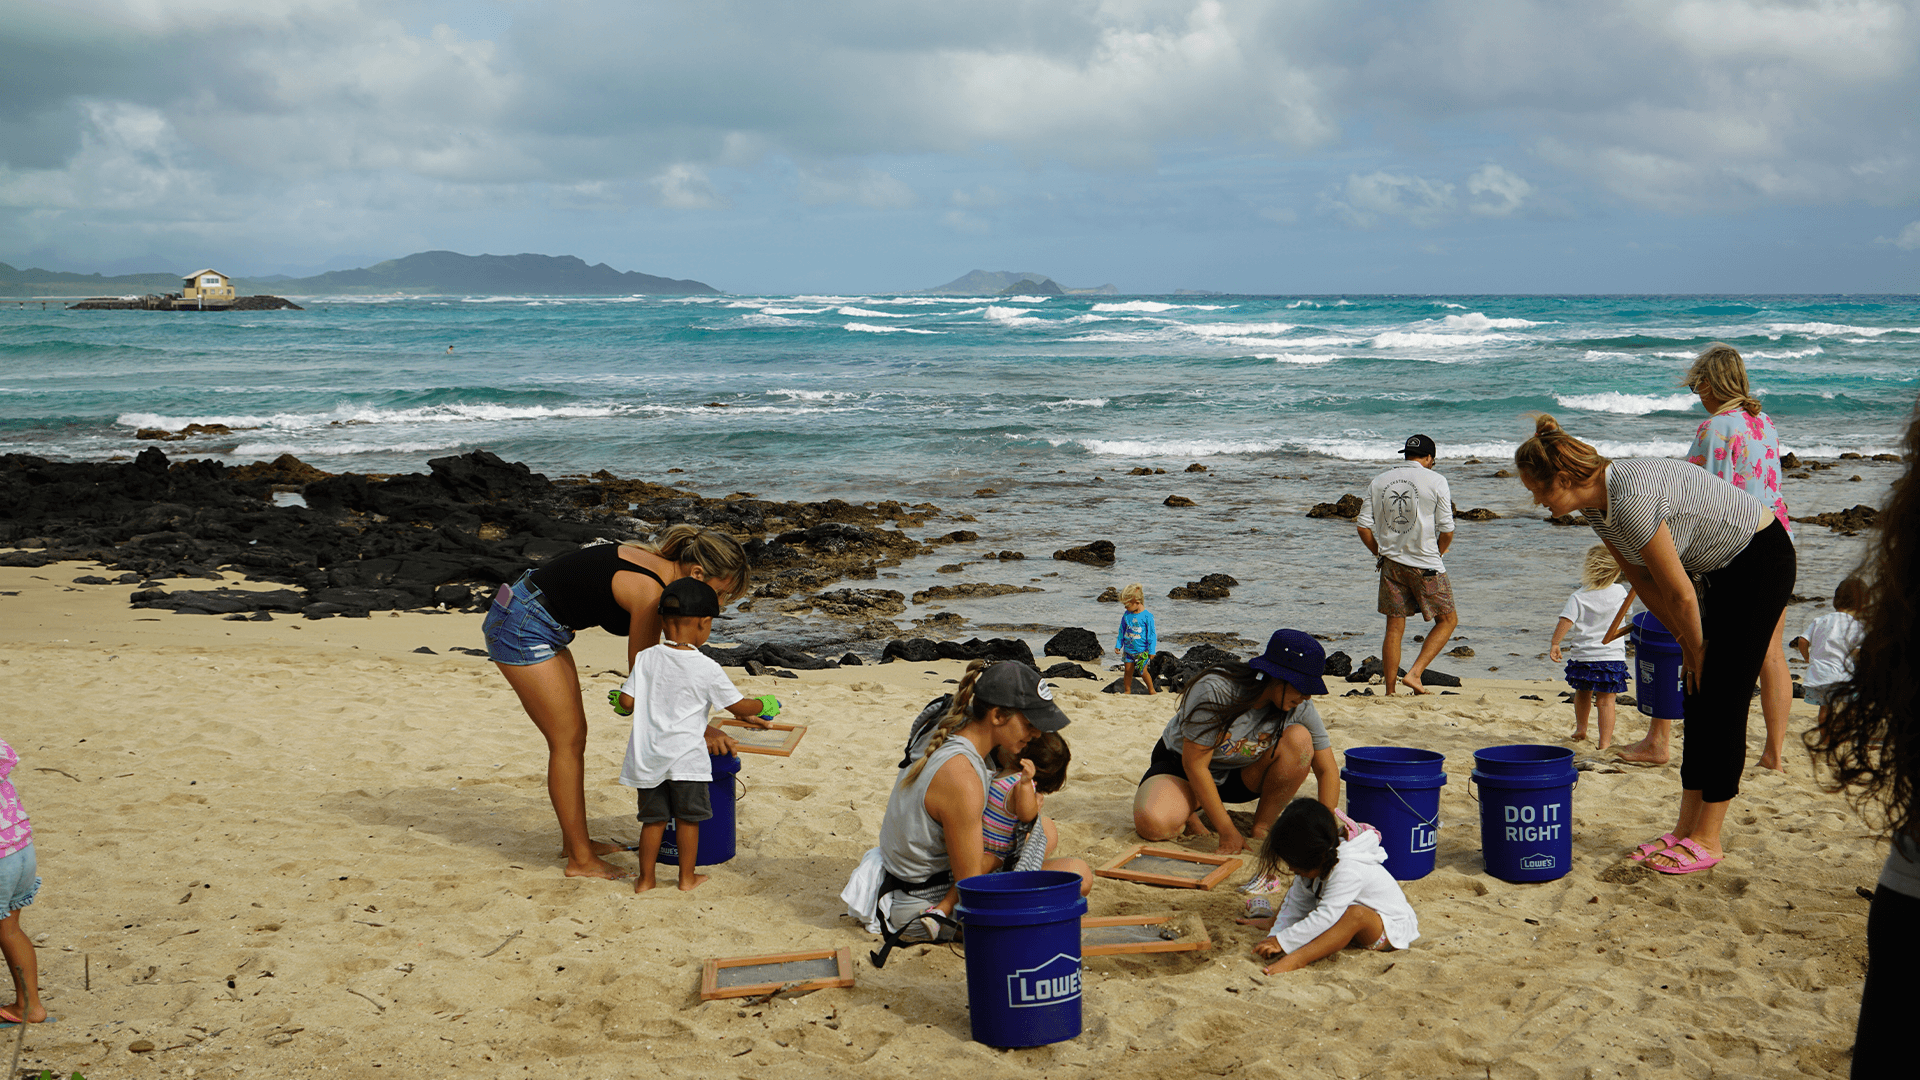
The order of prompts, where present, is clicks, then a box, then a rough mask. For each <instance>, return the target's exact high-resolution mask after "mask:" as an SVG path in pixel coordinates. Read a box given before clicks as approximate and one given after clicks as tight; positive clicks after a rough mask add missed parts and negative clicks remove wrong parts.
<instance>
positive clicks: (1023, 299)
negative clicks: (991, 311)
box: [1001, 293, 1053, 304]
mask: <svg viewBox="0 0 1920 1080" xmlns="http://www.w3.org/2000/svg"><path fill="white" fill-rule="evenodd" d="M1001 299H1002V300H1005V301H1007V302H1008V303H1012V304H1044V303H1046V302H1047V301H1049V300H1051V299H1053V297H1051V296H1028V295H1027V294H1025V293H1019V294H1016V295H1013V296H1003V297H1001Z"/></svg>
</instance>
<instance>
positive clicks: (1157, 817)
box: [1133, 630, 1340, 855]
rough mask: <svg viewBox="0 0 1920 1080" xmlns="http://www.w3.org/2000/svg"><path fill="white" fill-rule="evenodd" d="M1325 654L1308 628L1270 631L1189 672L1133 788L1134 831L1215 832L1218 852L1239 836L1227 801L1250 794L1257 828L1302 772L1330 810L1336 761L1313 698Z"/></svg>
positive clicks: (1229, 849) (1233, 848)
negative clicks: (1237, 653) (1234, 659)
mask: <svg viewBox="0 0 1920 1080" xmlns="http://www.w3.org/2000/svg"><path fill="white" fill-rule="evenodd" d="M1326 660H1327V654H1326V650H1325V649H1323V648H1321V646H1320V643H1319V642H1318V641H1315V640H1314V639H1313V636H1312V635H1310V634H1307V633H1306V632H1304V631H1300V630H1276V631H1274V634H1273V637H1272V638H1271V639H1270V640H1268V642H1267V651H1266V652H1264V653H1261V654H1260V655H1259V656H1256V657H1254V658H1253V659H1252V660H1249V661H1247V662H1246V663H1244V664H1242V663H1227V664H1215V665H1213V666H1212V667H1209V668H1207V669H1206V670H1204V671H1202V672H1201V673H1200V674H1199V675H1197V676H1195V677H1194V679H1193V680H1192V681H1191V682H1189V683H1188V684H1187V689H1186V691H1185V692H1184V693H1183V694H1181V695H1180V707H1179V709H1178V710H1177V711H1175V713H1174V715H1173V719H1172V720H1169V721H1168V722H1167V727H1166V730H1165V731H1164V732H1162V733H1161V736H1160V740H1159V741H1158V742H1156V743H1155V744H1154V747H1153V760H1152V763H1151V764H1150V765H1148V767H1147V771H1146V775H1144V776H1142V777H1141V778H1140V786H1139V788H1138V789H1137V790H1136V791H1135V792H1134V796H1133V828H1134V831H1135V832H1137V833H1139V834H1140V835H1141V836H1142V837H1144V838H1146V839H1148V840H1171V839H1173V838H1174V837H1176V836H1179V835H1180V834H1181V833H1182V831H1183V830H1184V831H1185V832H1186V833H1187V834H1188V835H1193V836H1205V835H1206V834H1207V833H1208V832H1209V831H1212V832H1217V833H1219V834H1220V847H1219V851H1220V854H1222V855H1232V854H1236V853H1238V852H1240V851H1243V850H1245V848H1246V846H1247V839H1248V838H1247V837H1244V836H1241V835H1240V831H1239V829H1237V828H1235V827H1234V824H1233V819H1232V818H1230V817H1228V816H1227V804H1228V803H1248V802H1256V800H1257V802H1256V805H1255V807H1254V811H1253V836H1254V838H1258V837H1261V836H1264V835H1266V832H1267V830H1268V829H1269V828H1271V827H1272V825H1273V823H1274V820H1275V819H1277V818H1278V817H1279V816H1280V811H1281V810H1283V809H1285V808H1286V805H1287V803H1288V802H1289V801H1291V800H1292V799H1293V796H1294V793H1295V792H1297V791H1299V790H1300V785H1301V784H1302V783H1303V782H1305V780H1306V778H1307V774H1308V773H1312V774H1313V776H1314V778H1315V781H1316V784H1317V788H1318V790H1317V791H1316V793H1315V794H1316V797H1317V798H1318V799H1319V800H1320V801H1321V802H1322V803H1325V804H1326V806H1327V808H1328V809H1330V810H1331V809H1337V808H1338V805H1339V802H1340V769H1339V766H1338V765H1337V764H1336V763H1335V762H1334V760H1333V743H1332V742H1331V741H1330V740H1329V739H1328V738H1327V728H1326V725H1325V724H1324V723H1323V722H1322V721H1321V719H1320V712H1319V710H1317V709H1315V708H1314V706H1313V700H1312V699H1313V698H1314V697H1316V696H1318V695H1321V694H1324V693H1326V692H1327V684H1326V681H1325V680H1324V679H1323V678H1321V675H1322V672H1323V671H1324V670H1325V668H1326ZM1209 825H1211V826H1212V829H1211V830H1209V828H1208V826H1209Z"/></svg>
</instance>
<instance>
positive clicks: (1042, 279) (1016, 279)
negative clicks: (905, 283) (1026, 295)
mask: <svg viewBox="0 0 1920 1080" xmlns="http://www.w3.org/2000/svg"><path fill="white" fill-rule="evenodd" d="M1021 282H1031V283H1033V284H1034V285H1037V286H1040V289H1038V290H1036V291H1035V293H1034V295H1043V294H1047V295H1061V294H1064V295H1068V296H1073V295H1081V296H1086V295H1100V296H1111V295H1113V294H1114V293H1117V292H1119V291H1120V290H1119V288H1118V287H1116V286H1113V285H1096V286H1094V287H1093V288H1090V289H1076V288H1073V287H1071V286H1067V285H1059V284H1056V283H1055V282H1054V280H1053V279H1052V278H1050V277H1048V276H1047V275H1045V274H1036V273H1034V272H1033V271H1031V270H973V271H970V272H968V273H965V274H962V275H960V276H959V277H957V278H954V279H953V280H952V281H949V282H947V283H946V284H945V285H936V286H934V287H933V288H931V289H921V290H919V291H920V292H922V293H931V294H932V295H935V296H1002V295H1012V294H1014V293H1017V292H1019V291H1020V290H1018V289H1016V288H1014V286H1016V285H1018V284H1019V283H1021Z"/></svg>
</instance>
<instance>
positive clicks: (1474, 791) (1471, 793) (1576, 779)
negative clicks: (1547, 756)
mask: <svg viewBox="0 0 1920 1080" xmlns="http://www.w3.org/2000/svg"><path fill="white" fill-rule="evenodd" d="M1479 782H1480V778H1479V777H1478V776H1475V775H1474V774H1472V773H1468V774H1467V797H1468V798H1470V799H1472V800H1473V801H1474V802H1476V803H1477V802H1479V801H1480V789H1478V788H1476V787H1474V786H1473V785H1475V784H1477V783H1479ZM1567 786H1568V787H1570V788H1576V787H1579V786H1580V774H1579V773H1578V772H1575V773H1574V774H1573V783H1571V784H1568V785H1567Z"/></svg>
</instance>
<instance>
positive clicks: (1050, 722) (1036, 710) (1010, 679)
mask: <svg viewBox="0 0 1920 1080" xmlns="http://www.w3.org/2000/svg"><path fill="white" fill-rule="evenodd" d="M973 696H974V697H975V698H977V699H978V700H980V701H984V702H986V703H987V704H988V705H998V706H999V707H1001V708H1003V709H1019V710H1020V711H1021V712H1023V713H1025V714H1026V716H1027V723H1029V724H1032V725H1033V726H1034V727H1037V728H1039V729H1040V730H1041V731H1059V730H1060V729H1061V728H1063V727H1066V726H1067V725H1068V724H1070V723H1072V722H1073V721H1071V720H1069V719H1067V714H1066V713H1063V712H1061V711H1060V706H1058V705H1055V704H1054V703H1053V687H1051V686H1048V685H1047V680H1045V679H1043V678H1041V677H1040V673H1039V672H1038V671H1036V670H1034V669H1033V668H1031V667H1028V666H1027V665H1025V664H1023V663H1021V662H1020V661H1018V660H1002V661H1000V662H999V663H997V664H995V665H993V666H992V667H990V668H988V669H987V670H985V671H983V672H981V673H980V678H979V679H978V680H977V681H975V682H974V684H973Z"/></svg>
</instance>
